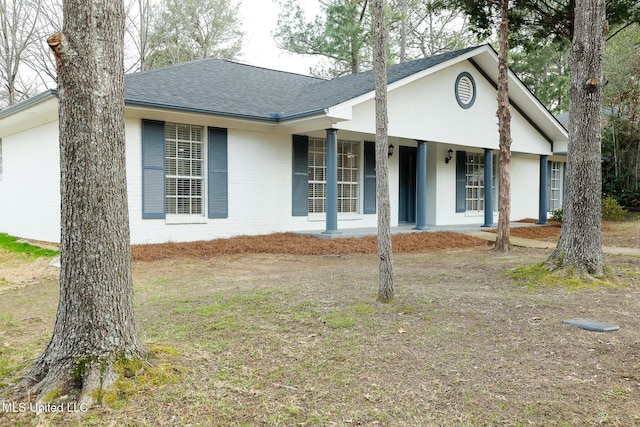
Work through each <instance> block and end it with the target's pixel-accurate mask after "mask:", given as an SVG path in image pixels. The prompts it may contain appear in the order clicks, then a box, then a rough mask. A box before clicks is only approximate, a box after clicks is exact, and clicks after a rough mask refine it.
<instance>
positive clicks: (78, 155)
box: [21, 0, 144, 404]
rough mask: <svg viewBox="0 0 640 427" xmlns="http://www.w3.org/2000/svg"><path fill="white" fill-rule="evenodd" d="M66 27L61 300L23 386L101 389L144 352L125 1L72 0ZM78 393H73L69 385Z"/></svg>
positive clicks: (60, 50) (84, 397) (53, 42)
mask: <svg viewBox="0 0 640 427" xmlns="http://www.w3.org/2000/svg"><path fill="white" fill-rule="evenodd" d="M63 15H64V28H63V32H61V33H56V34H54V35H52V36H51V37H49V39H48V40H47V41H48V43H49V45H50V46H51V48H52V49H53V51H54V53H55V55H56V59H57V64H58V73H59V80H58V82H59V89H58V96H59V120H60V171H61V201H62V214H61V215H62V216H61V228H62V230H61V264H62V268H61V272H60V301H59V305H58V312H57V317H56V323H55V327H54V331H53V336H52V338H51V341H50V342H49V345H48V346H47V348H46V349H45V351H44V353H43V354H42V355H41V356H40V357H39V358H38V360H37V361H36V362H35V364H34V365H33V367H32V368H31V370H30V372H29V373H28V374H27V376H26V379H25V380H24V381H23V383H22V384H21V386H22V387H23V388H24V390H25V391H26V392H28V393H29V394H30V395H32V396H34V395H35V396H39V399H42V397H43V396H45V395H46V394H47V393H49V392H51V391H52V390H60V391H62V394H67V393H68V392H70V391H71V390H74V391H77V389H79V391H80V395H79V401H80V402H81V403H86V404H91V403H93V398H94V396H96V394H95V393H94V391H96V390H106V389H108V388H109V387H110V386H111V385H112V384H113V383H114V382H115V380H116V378H117V375H116V371H115V369H114V363H115V362H117V361H119V360H122V359H123V358H125V359H133V358H137V357H140V356H141V355H142V354H143V353H144V351H143V349H142V348H141V346H140V345H139V344H138V341H137V339H136V327H135V320H134V312H133V282H132V277H131V251H130V238H129V222H128V221H129V220H128V208H127V190H126V174H125V128H124V73H123V29H124V8H123V4H122V0H66V1H65V4H64V12H63ZM69 394H71V393H69Z"/></svg>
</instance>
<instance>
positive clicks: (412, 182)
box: [398, 146, 417, 224]
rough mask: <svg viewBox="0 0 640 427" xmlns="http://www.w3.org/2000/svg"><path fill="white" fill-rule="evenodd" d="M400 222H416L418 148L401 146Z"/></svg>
mask: <svg viewBox="0 0 640 427" xmlns="http://www.w3.org/2000/svg"><path fill="white" fill-rule="evenodd" d="M399 151H400V153H399V156H400V158H399V169H400V171H399V173H400V176H399V183H400V186H399V187H400V188H399V189H398V190H399V191H398V199H399V206H398V222H401V223H402V222H405V223H409V224H412V223H415V222H416V166H417V161H416V148H415V147H403V146H400V150H399Z"/></svg>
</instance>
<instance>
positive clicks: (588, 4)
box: [547, 0, 605, 275]
mask: <svg viewBox="0 0 640 427" xmlns="http://www.w3.org/2000/svg"><path fill="white" fill-rule="evenodd" d="M574 17H575V21H574V32H573V40H572V45H571V81H570V93H569V97H570V102H571V108H570V116H569V147H568V159H567V160H568V162H567V181H566V187H565V188H566V193H565V200H564V209H563V214H562V230H561V234H560V240H559V241H558V246H557V247H556V249H555V250H554V251H553V253H552V254H551V256H550V257H549V259H548V260H547V266H548V267H549V268H551V269H564V270H565V271H568V272H575V273H577V274H580V275H583V274H596V275H599V274H602V273H603V269H604V259H603V255H602V235H601V207H600V204H601V192H602V175H601V152H600V149H601V135H602V130H601V127H602V126H601V113H602V93H603V88H604V85H605V79H604V75H603V70H602V65H603V64H602V63H603V55H604V42H605V0H576V1H575V14H574Z"/></svg>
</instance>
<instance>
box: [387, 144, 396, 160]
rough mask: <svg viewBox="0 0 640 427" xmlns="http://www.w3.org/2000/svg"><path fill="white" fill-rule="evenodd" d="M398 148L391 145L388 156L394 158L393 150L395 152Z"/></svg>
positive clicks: (388, 148)
mask: <svg viewBox="0 0 640 427" xmlns="http://www.w3.org/2000/svg"><path fill="white" fill-rule="evenodd" d="M395 149H396V147H394V146H393V144H389V146H388V147H387V156H388V157H391V156H393V150H395Z"/></svg>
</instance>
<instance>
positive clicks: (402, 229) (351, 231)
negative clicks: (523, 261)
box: [296, 222, 540, 239]
mask: <svg viewBox="0 0 640 427" xmlns="http://www.w3.org/2000/svg"><path fill="white" fill-rule="evenodd" d="M510 225H511V228H516V227H531V226H534V227H535V226H538V227H539V226H540V225H538V224H531V223H524V222H512V223H510ZM414 227H415V224H400V225H398V226H397V227H391V234H402V233H433V232H436V231H453V232H456V233H475V232H482V231H487V230H491V229H493V230H495V229H496V227H497V225H496V224H494V225H493V226H491V227H483V226H482V224H463V225H429V226H427V228H426V229H425V230H416V229H415V228H414ZM296 234H300V235H312V236H314V237H317V238H319V239H337V238H344V237H365V236H375V235H377V234H378V229H377V228H375V227H371V228H344V229H339V230H338V233H336V234H324V230H314V231H301V232H298V233H296Z"/></svg>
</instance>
